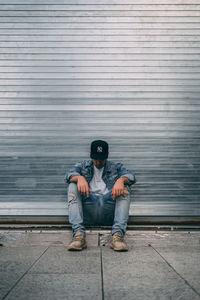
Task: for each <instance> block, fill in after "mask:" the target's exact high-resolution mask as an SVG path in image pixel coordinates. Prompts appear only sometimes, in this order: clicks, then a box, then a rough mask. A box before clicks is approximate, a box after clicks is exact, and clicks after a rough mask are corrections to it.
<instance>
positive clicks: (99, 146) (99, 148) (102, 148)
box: [90, 140, 108, 160]
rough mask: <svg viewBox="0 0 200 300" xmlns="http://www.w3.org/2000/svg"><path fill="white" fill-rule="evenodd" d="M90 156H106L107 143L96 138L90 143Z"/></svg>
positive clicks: (100, 157) (103, 157)
mask: <svg viewBox="0 0 200 300" xmlns="http://www.w3.org/2000/svg"><path fill="white" fill-rule="evenodd" d="M90 157H91V158H94V159H102V160H103V159H106V158H108V143H106V142H105V141H102V140H96V141H93V142H92V143H91V153H90Z"/></svg>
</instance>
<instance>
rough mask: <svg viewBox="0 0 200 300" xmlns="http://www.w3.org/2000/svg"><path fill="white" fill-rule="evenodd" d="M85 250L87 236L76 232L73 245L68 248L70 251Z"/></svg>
mask: <svg viewBox="0 0 200 300" xmlns="http://www.w3.org/2000/svg"><path fill="white" fill-rule="evenodd" d="M84 248H87V244H86V240H85V236H84V235H83V233H82V232H76V234H75V236H74V237H73V239H72V242H71V244H70V245H69V247H68V248H67V250H69V251H81V250H83V249H84Z"/></svg>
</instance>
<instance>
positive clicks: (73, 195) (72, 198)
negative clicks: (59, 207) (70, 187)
mask: <svg viewBox="0 0 200 300" xmlns="http://www.w3.org/2000/svg"><path fill="white" fill-rule="evenodd" d="M75 202H77V201H76V195H75V194H74V193H70V194H69V203H70V204H72V203H75Z"/></svg>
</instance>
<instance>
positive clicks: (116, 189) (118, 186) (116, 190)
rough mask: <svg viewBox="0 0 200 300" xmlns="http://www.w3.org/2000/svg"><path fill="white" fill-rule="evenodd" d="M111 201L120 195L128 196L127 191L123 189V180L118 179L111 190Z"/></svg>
mask: <svg viewBox="0 0 200 300" xmlns="http://www.w3.org/2000/svg"><path fill="white" fill-rule="evenodd" d="M112 194H113V200H115V198H117V197H119V196H121V195H125V196H127V195H128V189H127V188H126V187H124V178H119V179H118V180H117V181H116V182H115V184H114V186H113V189H112Z"/></svg>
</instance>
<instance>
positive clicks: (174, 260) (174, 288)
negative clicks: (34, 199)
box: [0, 230, 200, 300]
mask: <svg viewBox="0 0 200 300" xmlns="http://www.w3.org/2000/svg"><path fill="white" fill-rule="evenodd" d="M86 237H87V244H88V248H87V249H85V250H84V251H81V252H70V251H67V245H68V244H69V243H70V241H71V238H72V233H71V231H68V230H61V231H60V230H59V231H55V230H52V231H49V230H48V231H44V230H43V231H42V230H34V231H32V232H30V231H23V230H22V231H12V230H10V231H0V243H2V244H3V247H0V299H16V298H17V299H20V300H21V299H36V298H39V299H40V298H44V299H52V300H53V299H72V298H74V299H87V300H90V299H91V300H94V299H104V300H107V299H109V300H110V299H111V300H112V299H115V300H118V299H120V300H121V299H126V300H129V299H131V300H134V299H136V300H140V299H141V300H145V299H151V300H158V299H162V300H163V299H164V300H165V299H166V300H167V299H170V300H177V299H181V300H188V299H193V300H197V299H200V292H199V281H200V274H199V270H200V268H199V265H200V263H199V261H200V259H199V249H200V248H199V245H200V243H199V241H200V232H199V231H198V232H197V231H196V232H190V233H188V232H169V231H168V232H166V231H164V232H160V231H159V232H155V231H141V230H140V231H138V230H136V231H128V232H127V233H126V237H125V239H126V241H127V243H128V245H129V251H128V252H115V251H113V250H112V249H110V247H109V242H110V238H111V234H110V231H108V230H107V231H106V230H96V231H87V235H86ZM5 295H7V296H6V297H5Z"/></svg>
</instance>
